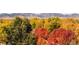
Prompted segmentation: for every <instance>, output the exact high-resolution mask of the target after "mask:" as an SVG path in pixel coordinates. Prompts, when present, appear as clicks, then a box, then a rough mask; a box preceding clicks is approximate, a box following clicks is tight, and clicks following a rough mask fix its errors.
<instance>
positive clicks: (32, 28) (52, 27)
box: [0, 17, 79, 45]
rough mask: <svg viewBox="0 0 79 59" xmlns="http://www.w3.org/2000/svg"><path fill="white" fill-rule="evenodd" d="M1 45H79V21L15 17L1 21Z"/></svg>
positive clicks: (75, 19)
mask: <svg viewBox="0 0 79 59" xmlns="http://www.w3.org/2000/svg"><path fill="white" fill-rule="evenodd" d="M0 44H7V45H51V44H52V45H69V44H79V19H77V18H60V17H51V18H38V17H30V18H25V17H15V18H12V19H1V20H0Z"/></svg>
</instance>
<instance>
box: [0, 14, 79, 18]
mask: <svg viewBox="0 0 79 59" xmlns="http://www.w3.org/2000/svg"><path fill="white" fill-rule="evenodd" d="M14 16H25V17H30V16H37V17H41V18H43V17H54V16H57V17H79V14H77V13H73V14H62V13H40V14H35V13H11V14H8V13H1V14H0V17H14Z"/></svg>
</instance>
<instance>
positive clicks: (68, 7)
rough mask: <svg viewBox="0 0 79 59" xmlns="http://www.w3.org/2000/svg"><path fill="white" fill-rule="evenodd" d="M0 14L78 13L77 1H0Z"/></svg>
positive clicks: (78, 4) (78, 1) (78, 2)
mask: <svg viewBox="0 0 79 59" xmlns="http://www.w3.org/2000/svg"><path fill="white" fill-rule="evenodd" d="M0 13H79V0H0Z"/></svg>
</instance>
